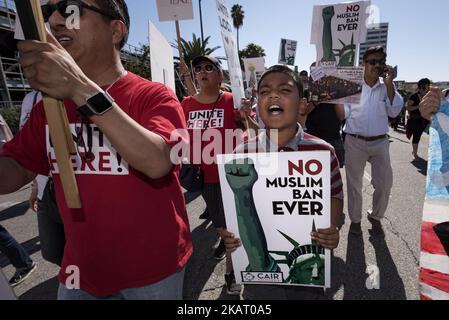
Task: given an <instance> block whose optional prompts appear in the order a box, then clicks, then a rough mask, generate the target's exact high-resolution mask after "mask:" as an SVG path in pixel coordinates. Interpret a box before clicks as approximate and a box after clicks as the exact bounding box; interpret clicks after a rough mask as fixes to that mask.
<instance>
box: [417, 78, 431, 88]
mask: <svg viewBox="0 0 449 320" xmlns="http://www.w3.org/2000/svg"><path fill="white" fill-rule="evenodd" d="M430 84H431V82H430V80H429V79H427V78H424V79H421V80H419V82H418V89H424V88H425V87H426V86H430Z"/></svg>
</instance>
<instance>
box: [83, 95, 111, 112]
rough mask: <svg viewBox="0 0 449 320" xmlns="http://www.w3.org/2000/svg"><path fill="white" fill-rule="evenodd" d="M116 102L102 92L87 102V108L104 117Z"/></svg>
mask: <svg viewBox="0 0 449 320" xmlns="http://www.w3.org/2000/svg"><path fill="white" fill-rule="evenodd" d="M113 103H114V100H113V99H112V98H111V97H110V96H109V95H108V94H107V93H106V92H105V93H103V92H100V93H98V94H96V95H95V96H93V97H92V98H90V99H88V100H87V106H88V107H89V109H90V110H92V112H93V113H94V114H96V115H102V114H104V113H105V112H107V111H109V110H110V109H111V108H112V106H113Z"/></svg>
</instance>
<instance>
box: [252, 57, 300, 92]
mask: <svg viewBox="0 0 449 320" xmlns="http://www.w3.org/2000/svg"><path fill="white" fill-rule="evenodd" d="M272 73H283V74H286V75H287V76H289V77H291V78H292V79H293V81H294V82H295V84H296V87H297V88H298V93H299V98H300V99H302V98H303V97H304V87H303V86H302V82H301V80H300V79H298V77H297V75H296V73H295V72H294V71H293V70H292V69H290V68H289V67H286V66H284V65H275V66H272V67H270V68H269V69H268V70H267V71H265V72H264V74H263V75H262V77H261V78H260V80H259V83H258V86H257V87H258V88H260V85H261V84H262V81H263V80H264V79H265V77H266V76H268V75H270V74H272Z"/></svg>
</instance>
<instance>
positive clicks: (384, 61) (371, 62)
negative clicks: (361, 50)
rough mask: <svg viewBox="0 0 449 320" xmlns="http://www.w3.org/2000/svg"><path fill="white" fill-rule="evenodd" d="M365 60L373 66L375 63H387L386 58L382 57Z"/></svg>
mask: <svg viewBox="0 0 449 320" xmlns="http://www.w3.org/2000/svg"><path fill="white" fill-rule="evenodd" d="M365 62H367V63H369V64H370V65H371V66H375V65H376V64H379V65H381V66H383V65H384V64H385V63H387V60H385V59H382V60H377V59H370V60H366V61H365Z"/></svg>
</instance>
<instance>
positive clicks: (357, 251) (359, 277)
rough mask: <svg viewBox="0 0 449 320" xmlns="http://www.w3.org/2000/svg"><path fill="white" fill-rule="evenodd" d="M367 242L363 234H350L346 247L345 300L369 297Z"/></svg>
mask: <svg viewBox="0 0 449 320" xmlns="http://www.w3.org/2000/svg"><path fill="white" fill-rule="evenodd" d="M367 277H368V275H367V274H366V262H365V243H364V240H363V237H362V236H354V235H351V234H349V236H348V247H347V249H346V272H345V273H344V276H343V278H344V280H343V281H344V283H345V290H344V297H343V300H362V299H367V297H366V294H367V289H366V285H365V284H366V283H365V282H366V279H367Z"/></svg>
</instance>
